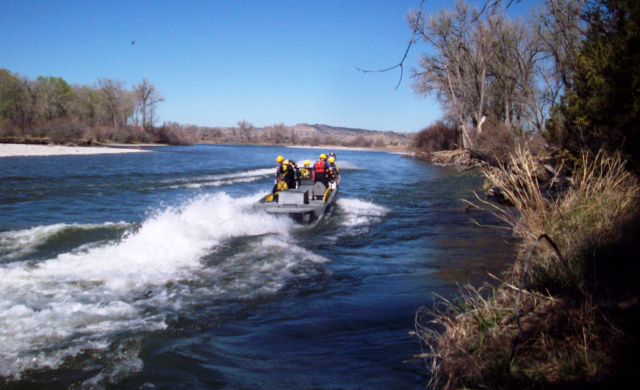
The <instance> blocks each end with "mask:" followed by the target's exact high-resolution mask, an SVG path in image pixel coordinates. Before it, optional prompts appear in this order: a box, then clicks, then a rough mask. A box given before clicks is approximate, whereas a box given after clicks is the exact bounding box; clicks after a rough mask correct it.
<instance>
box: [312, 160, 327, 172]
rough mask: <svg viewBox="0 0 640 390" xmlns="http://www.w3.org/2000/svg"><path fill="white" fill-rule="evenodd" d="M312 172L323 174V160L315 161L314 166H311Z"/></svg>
mask: <svg viewBox="0 0 640 390" xmlns="http://www.w3.org/2000/svg"><path fill="white" fill-rule="evenodd" d="M313 171H314V172H315V173H316V174H318V173H324V171H325V168H324V161H323V160H318V161H316V164H315V165H314V166H313Z"/></svg>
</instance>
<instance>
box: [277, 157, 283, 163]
mask: <svg viewBox="0 0 640 390" xmlns="http://www.w3.org/2000/svg"><path fill="white" fill-rule="evenodd" d="M283 160H284V157H282V156H278V157H276V162H279V163H281V162H282V161H283Z"/></svg>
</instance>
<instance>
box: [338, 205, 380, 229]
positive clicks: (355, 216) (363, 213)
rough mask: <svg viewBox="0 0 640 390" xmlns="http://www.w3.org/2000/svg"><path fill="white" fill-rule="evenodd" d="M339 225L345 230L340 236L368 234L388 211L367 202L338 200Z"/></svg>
mask: <svg viewBox="0 0 640 390" xmlns="http://www.w3.org/2000/svg"><path fill="white" fill-rule="evenodd" d="M337 204H338V206H339V207H340V215H341V223H340V224H341V225H342V226H344V227H345V228H346V229H345V230H344V231H342V232H341V233H340V234H347V235H360V234H365V233H367V232H369V229H370V227H371V226H372V225H374V224H376V223H378V222H379V221H380V220H381V219H382V218H383V217H384V216H385V215H387V214H388V213H389V212H390V210H389V209H388V208H386V207H384V206H381V205H377V204H375V203H373V202H371V201H368V200H362V199H349V198H339V199H338V200H337Z"/></svg>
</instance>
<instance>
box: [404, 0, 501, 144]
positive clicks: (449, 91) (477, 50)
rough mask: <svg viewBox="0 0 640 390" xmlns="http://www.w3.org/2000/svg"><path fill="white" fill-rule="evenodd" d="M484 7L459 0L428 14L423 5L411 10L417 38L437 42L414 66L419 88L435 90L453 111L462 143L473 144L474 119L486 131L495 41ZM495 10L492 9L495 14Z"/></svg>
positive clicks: (415, 87) (424, 92)
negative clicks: (482, 14) (472, 6)
mask: <svg viewBox="0 0 640 390" xmlns="http://www.w3.org/2000/svg"><path fill="white" fill-rule="evenodd" d="M479 16H480V11H479V10H476V9H470V7H469V5H468V4H466V3H463V2H462V1H458V2H457V3H456V5H455V9H454V10H442V11H440V12H439V13H437V14H435V15H431V16H429V18H426V19H425V18H424V17H423V16H422V14H421V13H420V12H419V11H412V12H410V13H409V15H408V20H409V24H410V26H411V28H412V29H413V30H414V31H417V37H418V38H416V39H418V40H423V41H425V42H427V43H428V44H430V45H431V46H432V48H433V51H432V54H425V55H423V56H422V58H420V60H419V66H420V70H419V71H414V77H415V80H416V81H415V82H414V84H413V88H414V90H415V91H416V92H417V93H420V94H428V93H431V92H435V93H436V95H437V97H438V99H439V100H440V102H441V103H442V104H443V105H444V106H445V108H446V109H447V110H448V111H449V112H450V114H451V115H452V116H454V117H455V118H456V119H457V120H458V122H459V124H460V129H461V131H462V137H463V145H462V146H463V147H467V148H468V147H472V146H473V145H472V141H471V137H470V129H469V127H470V125H472V126H473V127H474V128H475V130H476V131H478V132H480V131H482V123H483V122H484V119H485V104H486V99H487V90H488V82H487V76H488V74H487V72H488V68H489V62H490V61H491V56H492V55H493V53H494V49H495V47H494V46H495V42H494V41H493V40H492V39H491V38H492V37H491V29H490V26H489V25H488V23H487V22H485V21H483V20H481V19H480V17H479ZM491 16H493V15H491Z"/></svg>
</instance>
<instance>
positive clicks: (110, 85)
mask: <svg viewBox="0 0 640 390" xmlns="http://www.w3.org/2000/svg"><path fill="white" fill-rule="evenodd" d="M123 86H124V81H121V80H112V79H109V78H102V79H99V80H98V90H99V91H100V97H101V103H102V106H103V107H104V109H105V110H106V112H107V113H108V115H109V116H110V118H111V120H112V122H113V127H115V128H116V129H117V128H119V127H120V125H124V123H123V121H122V118H123V117H124V114H123V113H122V111H123V110H122V100H123V95H124V89H123Z"/></svg>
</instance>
